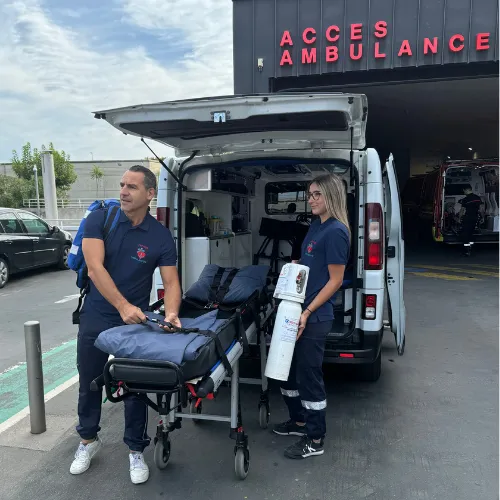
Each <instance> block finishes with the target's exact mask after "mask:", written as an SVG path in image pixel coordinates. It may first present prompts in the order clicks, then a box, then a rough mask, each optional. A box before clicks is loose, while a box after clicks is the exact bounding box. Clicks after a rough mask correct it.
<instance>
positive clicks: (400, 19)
mask: <svg viewBox="0 0 500 500" xmlns="http://www.w3.org/2000/svg"><path fill="white" fill-rule="evenodd" d="M420 2H421V0H404V2H401V1H397V0H396V1H395V2H394V27H393V45H392V60H393V64H392V67H393V68H408V67H413V66H416V65H417V57H418V56H417V51H418V26H419V23H418V21H419V6H420Z"/></svg>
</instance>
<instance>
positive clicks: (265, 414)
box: [259, 405, 269, 429]
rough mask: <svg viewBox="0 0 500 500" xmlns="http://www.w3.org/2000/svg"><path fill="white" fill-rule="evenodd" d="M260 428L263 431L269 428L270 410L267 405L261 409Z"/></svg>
mask: <svg viewBox="0 0 500 500" xmlns="http://www.w3.org/2000/svg"><path fill="white" fill-rule="evenodd" d="M259 426H260V428H261V429H267V428H268V426H269V409H268V408H267V406H266V405H262V406H261V407H260V408H259Z"/></svg>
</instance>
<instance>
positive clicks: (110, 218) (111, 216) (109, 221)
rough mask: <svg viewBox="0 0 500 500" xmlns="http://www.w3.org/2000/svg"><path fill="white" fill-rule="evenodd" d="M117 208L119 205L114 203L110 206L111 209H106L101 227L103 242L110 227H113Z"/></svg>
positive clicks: (118, 208)
mask: <svg viewBox="0 0 500 500" xmlns="http://www.w3.org/2000/svg"><path fill="white" fill-rule="evenodd" d="M118 210H120V207H118V206H116V205H115V206H113V207H111V209H109V208H108V209H107V210H106V219H105V223H104V228H103V235H104V242H106V241H107V239H108V236H109V234H110V232H111V228H112V227H113V224H114V222H115V219H116V218H117V214H118Z"/></svg>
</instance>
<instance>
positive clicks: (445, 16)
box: [233, 0, 499, 182]
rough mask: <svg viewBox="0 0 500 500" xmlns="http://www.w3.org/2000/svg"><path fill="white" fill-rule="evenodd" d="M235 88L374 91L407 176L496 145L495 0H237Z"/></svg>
mask: <svg viewBox="0 0 500 500" xmlns="http://www.w3.org/2000/svg"><path fill="white" fill-rule="evenodd" d="M233 9H234V11H233V30H234V34H233V37H234V90H235V93H236V94H255V93H267V92H293V91H295V92H321V91H328V92H332V91H333V92H354V93H364V94H366V95H367V97H368V122H367V124H368V125H367V142H368V146H371V147H376V148H377V150H378V151H379V153H380V154H381V156H386V155H387V154H388V153H389V152H392V153H394V155H395V158H396V163H397V168H398V173H399V175H400V180H401V181H402V182H404V181H405V180H406V179H407V178H408V176H410V175H412V174H414V173H421V172H422V171H425V170H427V169H430V168H433V167H434V166H435V165H436V164H437V163H439V162H440V161H441V160H443V159H446V158H448V157H450V158H464V159H470V158H472V157H474V156H476V157H491V156H497V155H498V68H499V67H498V0H476V1H471V0H349V1H341V0H233Z"/></svg>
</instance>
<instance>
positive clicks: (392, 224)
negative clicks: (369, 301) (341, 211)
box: [384, 154, 406, 355]
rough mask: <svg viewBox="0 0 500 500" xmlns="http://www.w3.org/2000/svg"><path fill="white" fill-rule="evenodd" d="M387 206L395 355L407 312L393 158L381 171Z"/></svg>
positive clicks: (402, 341)
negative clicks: (382, 172) (382, 171)
mask: <svg viewBox="0 0 500 500" xmlns="http://www.w3.org/2000/svg"><path fill="white" fill-rule="evenodd" d="M384 187H385V202H386V219H385V220H386V224H385V225H386V241H387V244H386V248H387V264H386V284H387V294H388V296H389V323H390V328H391V331H392V332H393V333H394V338H395V340H396V345H397V348H398V354H399V355H403V353H404V349H405V329H406V308H405V301H404V272H405V247H404V240H403V225H402V216H401V201H400V197H399V186H398V179H397V177H396V168H395V166H394V158H393V156H392V154H391V155H390V156H389V159H388V160H387V163H386V164H385V170H384Z"/></svg>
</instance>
